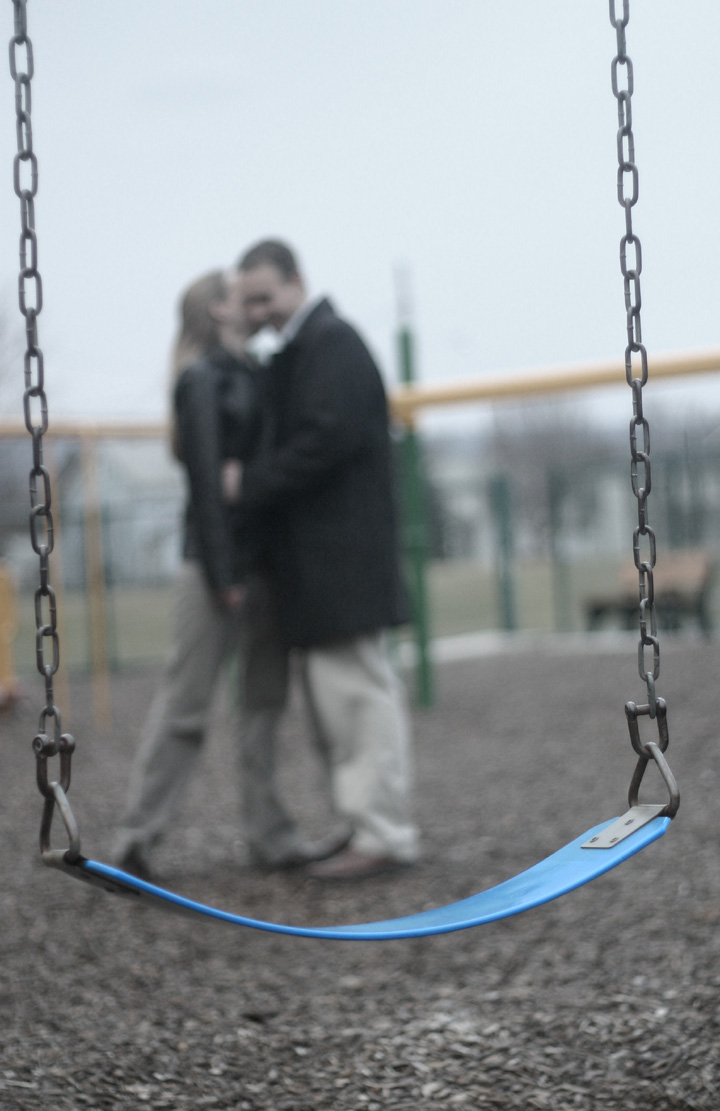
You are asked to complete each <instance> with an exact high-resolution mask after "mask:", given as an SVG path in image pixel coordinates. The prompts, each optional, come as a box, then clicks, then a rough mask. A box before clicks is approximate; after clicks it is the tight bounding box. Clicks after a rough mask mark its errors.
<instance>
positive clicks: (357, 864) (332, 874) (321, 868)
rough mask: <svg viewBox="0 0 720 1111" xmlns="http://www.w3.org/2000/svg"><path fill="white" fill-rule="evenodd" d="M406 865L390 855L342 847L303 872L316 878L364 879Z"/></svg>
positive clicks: (405, 866) (406, 865)
mask: <svg viewBox="0 0 720 1111" xmlns="http://www.w3.org/2000/svg"><path fill="white" fill-rule="evenodd" d="M407 867H408V864H407V863H406V862H405V861H402V860H395V859H394V857H392V856H370V855H368V853H359V852H357V851H356V850H355V849H344V850H343V851H342V852H339V853H336V854H335V856H331V857H330V858H329V859H328V860H321V861H318V863H317V864H310V865H308V867H307V868H306V869H305V874H306V875H308V876H311V877H312V878H313V879H316V880H364V879H368V878H369V877H370V876H379V875H381V874H382V873H383V872H393V871H395V869H397V868H407Z"/></svg>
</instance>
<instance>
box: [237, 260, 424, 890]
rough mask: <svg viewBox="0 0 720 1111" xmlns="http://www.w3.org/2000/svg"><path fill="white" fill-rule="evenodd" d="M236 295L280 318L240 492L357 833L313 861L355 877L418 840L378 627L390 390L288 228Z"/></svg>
mask: <svg viewBox="0 0 720 1111" xmlns="http://www.w3.org/2000/svg"><path fill="white" fill-rule="evenodd" d="M238 296H240V297H241V298H242V301H243V305H244V309H245V312H246V315H247V317H248V320H249V324H250V327H251V328H252V329H254V330H255V331H258V330H260V329H261V328H263V327H266V326H268V325H270V326H272V327H274V328H275V329H276V330H277V331H278V333H279V337H280V343H281V347H280V350H279V351H278V352H277V354H276V355H275V357H274V358H273V360H272V362H271V364H270V367H269V369H268V371H267V373H266V375H265V376H264V380H265V387H266V396H265V410H266V418H265V429H264V433H263V436H262V440H261V447H260V451H259V452H258V454H257V456H256V458H255V459H254V461H253V462H251V463H250V464H248V466H247V467H246V468H245V470H244V473H243V479H242V497H243V500H244V503H245V505H246V507H247V509H248V510H249V511H251V512H256V513H258V514H260V515H262V518H263V520H264V526H265V530H266V535H267V537H268V551H267V559H268V568H269V572H270V574H271V577H272V582H273V587H274V590H275V592H276V598H277V603H278V611H279V617H280V623H281V630H282V633H283V635H284V638H285V641H286V643H287V644H288V646H289V647H293V648H298V649H301V650H302V652H301V660H302V674H303V678H304V685H305V690H306V694H307V698H308V704H309V707H310V711H311V714H312V717H313V721H314V725H315V729H316V731H317V735H318V739H319V749H320V752H321V755H322V756H323V758H324V761H325V764H326V767H327V770H328V773H329V780H330V785H331V791H332V798H333V803H334V806H335V809H336V811H337V812H338V813H339V814H340V815H341V816H342V817H343V818H344V819H345V821H346V822H347V824H348V827H349V831H350V833H351V839H350V842H349V844H348V846H347V848H345V849H344V850H342V851H341V852H340V853H339V854H337V855H336V856H335V857H333V858H331V859H330V860H328V861H324V862H322V863H319V864H314V865H311V866H310V871H311V872H312V874H314V875H316V876H317V877H318V878H327V879H335V878H343V879H344V878H359V877H361V876H366V875H371V874H374V873H376V872H378V871H381V870H384V869H386V868H387V867H388V866H391V865H394V864H398V863H410V862H412V861H413V860H414V859H415V856H416V853H417V847H416V843H417V835H416V831H415V828H414V826H413V824H412V822H411V820H410V816H409V793H410V740H409V726H408V717H407V711H406V707H405V701H404V695H403V692H402V690H401V687H400V685H399V683H398V681H397V677H396V675H395V673H394V670H393V667H392V665H391V662H390V659H389V655H388V646H387V630H388V628H390V627H392V626H396V625H399V624H402V623H404V622H405V621H407V620H408V608H407V601H406V594H405V591H404V587H403V583H402V577H401V573H400V566H399V556H398V545H397V522H396V513H395V501H394V491H393V481H392V466H391V446H390V437H389V431H388V411H387V399H386V396H385V390H384V388H383V384H382V379H381V377H380V374H379V371H378V369H377V367H376V365H375V363H374V361H373V359H372V356H371V355H370V353H369V351H368V349H367V347H366V346H365V344H364V343H363V341H362V339H361V338H360V336H359V335H358V334H357V332H356V331H355V330H354V329H353V328H352V327H351V326H350V325H349V324H348V323H346V322H345V321H344V320H341V319H340V318H339V317H338V316H337V315H336V313H335V311H334V309H333V307H332V305H331V304H330V302H329V301H327V300H325V299H318V300H312V301H311V300H309V299H308V297H307V294H306V290H305V284H304V281H303V279H302V276H301V274H300V272H299V269H298V266H297V262H296V260H295V257H294V255H293V253H292V251H291V250H290V249H289V248H288V247H287V246H286V245H285V244H284V243H281V242H279V241H276V240H265V241H263V242H261V243H259V244H257V245H256V246H255V247H253V248H251V249H250V250H249V251H248V252H246V254H245V255H244V256H243V257H242V259H241V260H240V263H239V281H238Z"/></svg>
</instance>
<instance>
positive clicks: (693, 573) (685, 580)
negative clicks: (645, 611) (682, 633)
mask: <svg viewBox="0 0 720 1111" xmlns="http://www.w3.org/2000/svg"><path fill="white" fill-rule="evenodd" d="M714 576H715V561H714V559H713V558H712V556H711V555H710V554H709V553H708V552H706V551H703V550H701V549H697V548H688V549H684V550H677V551H665V552H661V553H660V554H659V555H658V560H657V564H656V566H655V570H654V576H653V578H654V584H655V612H656V615H657V623H658V628H659V629H663V630H666V631H670V632H676V631H677V630H678V629H679V628H680V627H681V625H682V624H683V622H684V620H685V619H687V618H690V619H692V620H695V621H697V623H698V625H699V627H700V629H701V630H702V632H703V633H705V635H706V636H709V635H710V633H711V632H712V616H711V612H710V596H711V591H712V587H713V580H714ZM638 606H639V591H638V571H637V568H636V567H635V566H634V565H633V564H630V566H629V567H624V568H623V569H622V570H621V571H620V572H619V574H618V579H617V587H616V590H615V591H614V592H613V593H612V594H607V595H600V596H596V597H589V598H586V599H585V616H586V622H587V628H588V629H597V628H599V626H600V625H601V624H602V622H603V620H604V619H605V618H606V617H615V618H620V620H621V622H622V624H623V627H624V628H626V629H633V628H636V627H637V624H638Z"/></svg>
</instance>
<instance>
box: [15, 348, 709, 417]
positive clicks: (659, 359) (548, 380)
mask: <svg viewBox="0 0 720 1111" xmlns="http://www.w3.org/2000/svg"><path fill="white" fill-rule="evenodd" d="M649 369H650V378H651V379H655V378H680V377H684V376H687V375H691V374H713V373H717V372H718V371H720V348H711V349H709V350H700V351H686V352H671V353H669V354H664V355H651V356H650V360H649ZM624 384H625V362H624V360H623V359H606V360H604V361H600V362H593V363H576V364H569V365H566V366H559V367H544V368H540V369H538V370H533V371H520V372H517V371H512V372H509V373H503V374H497V373H496V374H488V375H483V377H482V378H468V379H467V380H466V381H462V382H445V383H436V384H434V385H420V386H419V385H412V386H397V387H395V389H394V390H392V391H391V393H390V407H391V409H392V412H393V415H394V416H395V417H396V419H398V420H401V421H403V422H404V423H405V424H408V425H412V423H413V420H414V416H415V414H416V412H417V410H419V409H424V408H429V407H431V406H435V405H459V404H461V403H463V402H471V401H500V400H502V399H503V398H513V397H514V398H522V397H525V396H533V395H536V394H544V393H564V392H571V391H572V390H585V389H593V388H595V387H598V386H619V385H624ZM46 434H47V435H50V436H71V437H75V438H76V439H85V438H92V437H95V438H97V439H105V438H110V437H117V438H118V439H133V438H138V439H142V438H144V437H155V436H166V435H167V425H166V424H165V423H161V422H158V421H149V422H148V423H147V424H142V423H138V422H137V421H136V422H130V421H79V420H53V421H51V423H50V427H49V428H48V431H47V433H46ZM20 435H27V432H26V429H25V425H24V424H23V422H22V421H20V420H0V436H20Z"/></svg>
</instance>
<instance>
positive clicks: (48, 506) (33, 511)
mask: <svg viewBox="0 0 720 1111" xmlns="http://www.w3.org/2000/svg"><path fill="white" fill-rule="evenodd" d="M13 6H14V13H15V33H14V35H13V37H12V39H11V40H10V76H11V77H12V79H13V81H14V82H15V117H16V134H17V154H16V155H15V160H14V163H13V184H14V187H15V193H16V194H17V196H18V198H19V200H20V226H21V231H20V274H19V278H18V300H19V305H20V312H21V313H22V315H23V318H24V320H25V339H26V349H25V356H24V383H25V392H24V394H23V411H24V415H25V427H26V428H27V430H28V432H29V433H30V435H31V437H32V459H33V465H32V470H31V471H30V542H31V544H32V547H33V551H34V552H35V553H36V555H37V556H38V559H39V586H38V588H37V590H36V591H35V652H36V659H37V668H38V671H39V672H40V674H41V675H42V676H43V678H44V680H45V705H44V707H43V709H42V711H41V713H40V723H39V726H38V732H37V735H36V736H35V739H34V740H33V750H34V752H35V758H36V763H37V783H38V788H39V790H40V793H41V794H42V795H43V797H44V799H45V810H44V815H43V831H42V832H41V838H40V840H41V848H43V849H45V848H48V847H49V829H50V823H51V821H52V813H53V808H54V805H55V801H56V800H57V799H58V797H60V798H61V800H64V792H65V791H67V790H68V788H69V786H70V762H71V756H72V752H73V749H74V747H75V742H74V740H73V738H72V737H71V736H70V734H68V733H63V731H62V722H61V719H60V711H59V710H58V708H57V706H56V705H55V695H54V690H53V679H54V676H55V674H56V672H57V670H58V667H59V665H60V642H59V638H58V630H57V606H56V602H55V591H54V590H53V588H52V586H51V585H50V555H51V553H52V550H53V547H54V536H55V534H54V529H53V518H52V491H51V483H50V474H49V472H48V470H47V467H46V466H45V464H44V460H43V436H44V434H45V433H46V432H47V429H48V406H47V398H46V396H45V362H44V359H43V353H42V351H41V349H40V346H39V343H38V316H39V315H40V312H41V311H42V306H43V287H42V278H41V276H40V271H39V270H38V244H37V234H36V231H35V197H36V195H37V191H38V162H37V156H36V154H35V151H34V150H33V141H32V84H31V83H32V78H33V74H34V70H35V66H34V60H33V49H32V43H31V41H30V39H29V38H28V34H27V12H26V0H13ZM48 719H50V720H51V721H52V736H50V735H49V730H48ZM53 756H59V757H60V779H59V782H50V781H49V780H48V768H47V762H48V759H49V758H50V757H53ZM62 805H63V806H64V807H65V808H67V803H66V801H64V802H62ZM73 852H74V855H77V851H75V849H73Z"/></svg>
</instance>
